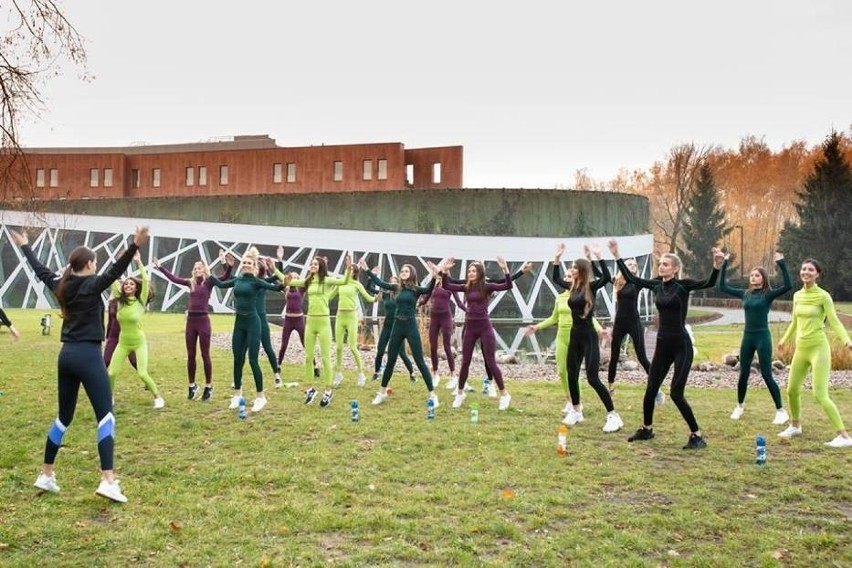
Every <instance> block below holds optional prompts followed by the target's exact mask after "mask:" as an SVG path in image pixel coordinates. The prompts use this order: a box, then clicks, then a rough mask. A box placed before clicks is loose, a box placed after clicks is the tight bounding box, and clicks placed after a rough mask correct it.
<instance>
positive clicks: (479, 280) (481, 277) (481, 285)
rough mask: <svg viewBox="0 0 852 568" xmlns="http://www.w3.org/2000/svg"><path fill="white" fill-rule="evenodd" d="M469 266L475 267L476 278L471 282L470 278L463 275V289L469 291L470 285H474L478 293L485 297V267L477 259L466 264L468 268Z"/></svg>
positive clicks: (486, 288)
mask: <svg viewBox="0 0 852 568" xmlns="http://www.w3.org/2000/svg"><path fill="white" fill-rule="evenodd" d="M471 266H472V267H474V268H475V269H476V280H474V281H473V283H471V282H470V280H468V279H467V278H466V277H465V283H464V287H465V291H466V292H470V289H471V287H472V286H476V288H477V289H478V290H479V294H480V295H481V296H482V297H483V298H485V297H487V295H488V283H487V282H486V281H485V267H484V266H483V265H482V263H481V262H479V261H478V260H474V261H473V262H471V263H470V265H469V266H468V270H469V269H470V267H471Z"/></svg>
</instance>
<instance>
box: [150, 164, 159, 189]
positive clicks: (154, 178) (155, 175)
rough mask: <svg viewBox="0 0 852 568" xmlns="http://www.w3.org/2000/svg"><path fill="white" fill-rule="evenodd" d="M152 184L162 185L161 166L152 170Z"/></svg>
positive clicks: (153, 185) (154, 185) (155, 185)
mask: <svg viewBox="0 0 852 568" xmlns="http://www.w3.org/2000/svg"><path fill="white" fill-rule="evenodd" d="M151 186H152V187H160V168H154V169H152V170H151Z"/></svg>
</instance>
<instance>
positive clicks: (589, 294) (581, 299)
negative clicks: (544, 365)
mask: <svg viewBox="0 0 852 568" xmlns="http://www.w3.org/2000/svg"><path fill="white" fill-rule="evenodd" d="M591 252H592V253H594V255H595V257H596V258H597V260H598V263H599V266H600V268H599V270H600V274H601V276H600V277H599V278H594V277H593V274H592V262H591V261H589V260H588V259H586V258H578V259H576V260H575V261H574V262H573V264H572V266H571V288H570V290H569V291H568V299H567V304H568V308H569V309H570V310H571V337H570V340H569V342H568V353H567V359H568V361H567V371H568V386H569V389H571V391H572V392H571V400H572V401H573V408H571V409H570V410H569V411H568V413H567V415H566V416H565V420H564V422H565V423H566V424H568V425H573V424H576V423H578V422H582V421H583V405H582V404H581V403H580V387H579V384H580V365H581V364H582V363H583V361H585V363H586V379H587V380H588V382H589V385H591V387H592V388H593V389H595V392H596V393H597V394H598V397H600V399H601V402H602V403H603V405H604V407H605V408H606V411H607V417H606V423H605V424H604V426H603V431H604V432H616V431H618V430H620V429H621V428H622V427H623V426H624V422H623V421H622V420H621V417H620V416H619V415H618V413H617V412H616V411H615V406H614V405H613V402H612V396H611V395H610V393H609V391H608V390H607V389H606V387H604V385H603V383H602V382H601V380H600V378H599V376H598V370H599V368H600V362H601V358H600V344H599V338H598V334H597V332H596V331H595V328H594V325H593V323H592V318H593V316H594V307H595V297H596V296H597V292H598V290H600V289H601V288H603V287H604V286H605V285H606V284H607V283H608V282H609V281H610V274H609V269H608V268H607V266H606V263H605V262H603V261H602V260H601V249H600V247H599V246H595V247H594V248H593V249H592V250H591Z"/></svg>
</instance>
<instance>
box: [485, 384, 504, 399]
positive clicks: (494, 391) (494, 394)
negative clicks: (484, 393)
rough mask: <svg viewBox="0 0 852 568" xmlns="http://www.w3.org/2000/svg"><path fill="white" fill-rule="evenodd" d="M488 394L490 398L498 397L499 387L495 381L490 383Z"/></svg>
mask: <svg viewBox="0 0 852 568" xmlns="http://www.w3.org/2000/svg"><path fill="white" fill-rule="evenodd" d="M488 396H489V397H490V398H497V387H496V386H495V385H494V383H493V382H491V383H488ZM501 398H502V397H501Z"/></svg>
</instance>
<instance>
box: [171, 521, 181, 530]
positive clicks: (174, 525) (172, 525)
mask: <svg viewBox="0 0 852 568" xmlns="http://www.w3.org/2000/svg"><path fill="white" fill-rule="evenodd" d="M169 528H170V529H171V530H172V531H174V532H180V531H181V529H182V528H183V527H181V526H180V525H179V524H177V523H176V522H174V521H172V522H170V523H169Z"/></svg>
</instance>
